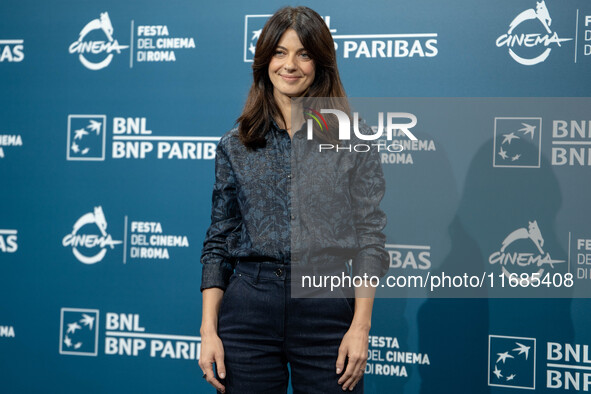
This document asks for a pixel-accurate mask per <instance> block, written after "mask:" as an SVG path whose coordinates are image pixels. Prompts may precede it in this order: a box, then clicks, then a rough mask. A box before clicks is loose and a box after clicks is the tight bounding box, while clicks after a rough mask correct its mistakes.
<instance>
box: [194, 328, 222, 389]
mask: <svg viewBox="0 0 591 394" xmlns="http://www.w3.org/2000/svg"><path fill="white" fill-rule="evenodd" d="M214 363H215V365H216V367H217V373H218V376H219V377H220V378H222V379H224V378H225V377H226V367H225V365H224V345H223V344H222V340H221V339H220V337H219V336H218V335H217V334H216V333H211V334H206V335H201V353H200V355H199V366H200V367H201V370H202V371H203V373H204V374H205V375H206V380H207V382H209V383H210V384H211V385H212V386H213V387H215V388H216V389H217V390H219V391H221V392H222V393H224V392H225V391H226V388H225V387H224V385H223V384H221V383H220V381H219V380H217V379H216V378H215V374H214V373H213V364H214Z"/></svg>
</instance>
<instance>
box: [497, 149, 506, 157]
mask: <svg viewBox="0 0 591 394" xmlns="http://www.w3.org/2000/svg"><path fill="white" fill-rule="evenodd" d="M497 154H498V155H499V156H501V157H502V158H503V160H504V159H506V158H507V152H505V151H504V150H503V147H501V150H500V151H499V153H497Z"/></svg>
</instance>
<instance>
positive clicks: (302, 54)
mask: <svg viewBox="0 0 591 394" xmlns="http://www.w3.org/2000/svg"><path fill="white" fill-rule="evenodd" d="M300 56H301V57H303V58H306V59H309V58H310V55H308V54H307V53H306V52H302V53H300Z"/></svg>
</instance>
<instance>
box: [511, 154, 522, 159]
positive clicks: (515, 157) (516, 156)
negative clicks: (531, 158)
mask: <svg viewBox="0 0 591 394" xmlns="http://www.w3.org/2000/svg"><path fill="white" fill-rule="evenodd" d="M520 157H521V155H520V154H516V155H515V156H513V157H512V158H511V161H515V160H517V159H519V158H520Z"/></svg>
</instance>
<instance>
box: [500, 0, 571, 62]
mask: <svg viewBox="0 0 591 394" xmlns="http://www.w3.org/2000/svg"><path fill="white" fill-rule="evenodd" d="M528 21H534V22H537V23H538V25H539V27H538V29H537V30H540V29H541V28H542V27H543V30H542V32H543V33H545V34H541V33H537V32H535V31H536V30H534V26H533V25H532V24H531V22H528ZM551 24H552V18H550V13H549V12H548V8H546V3H545V2H544V1H543V0H542V1H540V2H537V1H536V9H535V10H534V9H533V8H530V9H527V10H525V11H523V12H521V13H520V14H519V15H517V16H516V17H515V19H513V21H511V23H510V24H509V29H508V30H507V33H506V34H503V35H501V36H499V37H498V38H497V41H496V45H497V47H499V48H500V47H507V48H508V50H509V55H510V56H511V57H512V58H513V60H515V61H516V62H517V63H519V64H523V65H524V66H533V65H535V64H538V63H542V62H543V61H545V60H546V59H547V58H548V56H549V55H550V52H551V51H552V46H558V47H560V46H561V43H562V42H565V41H570V40H572V38H560V37H558V34H557V33H556V32H552V30H551V29H550V25H551ZM521 25H523V27H520V26H521ZM516 29H517V31H526V32H529V33H514V30H516ZM532 51H535V52H537V53H534V54H532ZM517 52H519V53H521V52H523V53H522V54H521V55H518V54H517Z"/></svg>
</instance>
